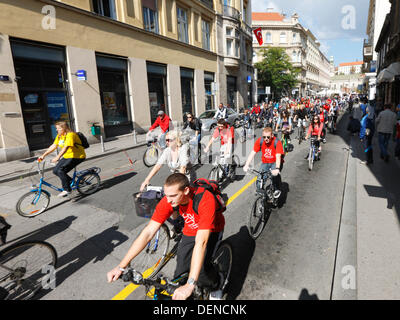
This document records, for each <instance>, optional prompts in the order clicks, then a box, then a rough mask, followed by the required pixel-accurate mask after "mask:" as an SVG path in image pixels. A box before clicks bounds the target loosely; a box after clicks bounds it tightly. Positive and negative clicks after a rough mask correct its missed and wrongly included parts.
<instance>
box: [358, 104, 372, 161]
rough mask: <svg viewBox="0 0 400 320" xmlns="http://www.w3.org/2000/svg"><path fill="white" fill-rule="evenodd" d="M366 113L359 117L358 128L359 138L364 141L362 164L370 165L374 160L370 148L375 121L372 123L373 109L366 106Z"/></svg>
mask: <svg viewBox="0 0 400 320" xmlns="http://www.w3.org/2000/svg"><path fill="white" fill-rule="evenodd" d="M366 112H367V114H366V115H365V116H364V117H363V118H362V119H361V128H360V139H361V141H362V142H364V152H365V156H366V161H362V163H363V164H366V165H371V164H373V162H374V159H373V150H372V138H373V137H374V133H375V123H374V117H375V114H374V110H373V108H370V107H367V109H366Z"/></svg>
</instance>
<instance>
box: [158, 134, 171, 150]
mask: <svg viewBox="0 0 400 320" xmlns="http://www.w3.org/2000/svg"><path fill="white" fill-rule="evenodd" d="M168 131H169V130H167V131H165V132H164V133H163V134H162V135H161V136H160V141H159V145H160V147H161V148H162V149H165V148H166V147H167V142H166V141H165V136H166V135H167V133H168Z"/></svg>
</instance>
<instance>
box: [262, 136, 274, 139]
mask: <svg viewBox="0 0 400 320" xmlns="http://www.w3.org/2000/svg"><path fill="white" fill-rule="evenodd" d="M271 137H272V136H263V138H264V139H271Z"/></svg>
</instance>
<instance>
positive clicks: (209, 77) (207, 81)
mask: <svg viewBox="0 0 400 320" xmlns="http://www.w3.org/2000/svg"><path fill="white" fill-rule="evenodd" d="M213 82H214V73H211V72H204V88H205V93H206V110H212V109H214V100H213V96H212V89H211V87H212V85H211V84H212V83H213Z"/></svg>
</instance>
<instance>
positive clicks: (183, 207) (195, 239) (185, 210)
mask: <svg viewBox="0 0 400 320" xmlns="http://www.w3.org/2000/svg"><path fill="white" fill-rule="evenodd" d="M194 192H195V189H194V188H192V187H190V186H189V180H188V179H187V177H186V176H185V175H183V174H181V173H174V174H172V175H170V176H169V177H168V178H167V180H166V181H165V184H164V193H165V197H164V198H163V199H161V201H160V202H159V203H158V205H157V207H156V209H155V211H154V214H153V216H152V218H151V220H150V222H149V223H148V224H147V226H146V227H145V228H144V230H143V231H142V232H141V233H140V235H139V237H138V238H137V239H136V240H135V241H134V242H133V244H132V246H131V248H130V249H129V251H128V253H127V254H126V255H125V257H124V258H123V259H122V261H121V262H120V263H119V265H118V266H117V267H115V268H114V269H113V270H111V271H110V272H108V274H107V279H108V282H112V281H116V280H117V279H118V278H119V277H120V276H121V274H122V273H123V271H124V269H125V268H126V267H127V266H128V265H129V263H130V262H131V260H133V259H134V258H135V257H136V256H137V255H139V253H140V252H141V251H142V250H143V249H144V248H145V247H146V245H147V243H148V242H149V241H150V240H151V239H152V238H153V237H154V236H155V234H156V233H157V231H158V230H159V229H160V228H161V225H162V224H163V223H164V222H165V221H166V220H167V219H168V218H169V217H171V216H176V215H177V214H176V212H178V213H179V214H180V215H181V216H182V217H183V218H184V220H185V226H184V228H183V236H182V239H181V241H180V242H179V246H178V251H177V265H176V269H175V276H174V277H175V278H176V277H178V276H180V275H182V274H183V273H185V272H189V276H188V281H187V283H186V284H185V285H183V286H181V287H179V288H178V289H176V290H175V293H174V295H173V297H172V298H173V299H176V300H184V299H187V298H188V297H189V296H190V295H191V294H192V292H193V289H194V287H195V284H196V282H199V286H200V287H209V288H211V290H215V291H220V290H218V287H219V286H220V284H221V281H220V279H221V276H220V275H219V274H218V272H217V270H216V269H215V267H214V265H213V264H212V255H213V253H214V249H215V248H216V246H217V244H218V242H219V241H220V240H221V239H222V233H223V230H224V226H225V218H224V215H223V214H222V210H220V209H219V208H218V205H217V201H216V199H215V197H214V195H213V194H212V193H211V192H210V191H208V190H205V191H204V193H203V194H202V197H201V200H200V202H199V205H198V210H197V211H198V212H195V211H194V209H193V197H194ZM133 264H134V263H133ZM221 280H222V279H221Z"/></svg>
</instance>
